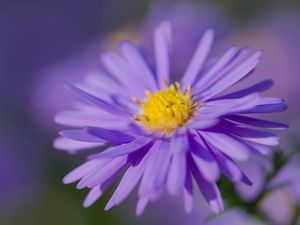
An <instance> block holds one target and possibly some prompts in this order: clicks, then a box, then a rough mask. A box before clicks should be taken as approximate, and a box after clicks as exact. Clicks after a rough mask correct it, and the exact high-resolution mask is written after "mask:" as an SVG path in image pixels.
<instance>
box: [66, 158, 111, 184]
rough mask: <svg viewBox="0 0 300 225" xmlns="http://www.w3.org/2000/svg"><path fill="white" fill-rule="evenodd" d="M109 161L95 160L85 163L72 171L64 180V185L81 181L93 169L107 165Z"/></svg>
mask: <svg viewBox="0 0 300 225" xmlns="http://www.w3.org/2000/svg"><path fill="white" fill-rule="evenodd" d="M106 162H107V160H104V159H94V160H90V161H87V162H85V163H84V164H82V165H81V166H79V167H77V168H76V169H74V170H72V171H71V172H70V173H68V174H67V175H66V176H65V177H64V179H63V182H64V184H70V183H73V182H75V181H78V180H80V179H81V178H82V177H83V176H84V175H86V174H87V173H88V172H90V171H91V170H92V169H94V168H95V167H97V166H98V165H102V164H103V163H106Z"/></svg>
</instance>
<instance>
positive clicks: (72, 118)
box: [55, 110, 129, 128]
mask: <svg viewBox="0 0 300 225" xmlns="http://www.w3.org/2000/svg"><path fill="white" fill-rule="evenodd" d="M55 122H56V123H58V124H62V125H67V126H76V127H83V126H95V127H102V128H122V127H125V126H126V125H128V123H129V119H126V118H124V117H118V116H115V115H112V114H108V113H106V112H105V113H103V112H102V111H100V110H94V111H93V112H83V111H63V112H60V113H58V114H57V115H56V116H55Z"/></svg>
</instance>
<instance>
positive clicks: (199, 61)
mask: <svg viewBox="0 0 300 225" xmlns="http://www.w3.org/2000/svg"><path fill="white" fill-rule="evenodd" d="M213 39H214V32H213V30H207V31H206V32H205V33H204V34H203V36H202V38H201V40H200V42H199V44H198V46H197V49H196V51H195V53H194V56H193V58H192V60H191V62H190V64H189V66H188V68H187V69H186V71H185V73H184V75H183V77H182V79H181V82H180V83H181V85H182V88H183V89H186V88H187V87H188V85H192V84H193V83H194V82H195V80H196V78H197V76H198V74H199V73H200V72H201V70H202V69H203V66H204V65H205V62H206V60H207V57H208V55H209V53H210V49H211V47H212V44H213Z"/></svg>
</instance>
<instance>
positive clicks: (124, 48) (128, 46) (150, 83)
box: [120, 41, 157, 91]
mask: <svg viewBox="0 0 300 225" xmlns="http://www.w3.org/2000/svg"><path fill="white" fill-rule="evenodd" d="M120 49H121V52H122V53H123V55H124V57H125V58H126V60H127V61H128V63H129V64H130V66H131V67H132V68H133V69H134V70H135V72H136V74H137V75H138V76H139V78H140V80H141V81H143V83H144V84H145V86H146V87H147V88H148V89H149V90H150V91H155V90H156V89H157V86H156V82H155V77H154V74H153V73H152V71H151V70H150V68H149V66H148V65H147V63H146V61H145V59H144V58H143V57H142V55H141V53H140V52H139V49H138V48H137V47H136V46H135V45H134V44H132V43H131V42H129V41H123V42H122V43H121V45H120Z"/></svg>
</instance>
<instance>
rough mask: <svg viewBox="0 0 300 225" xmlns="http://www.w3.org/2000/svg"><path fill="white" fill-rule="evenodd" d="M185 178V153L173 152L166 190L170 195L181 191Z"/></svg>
mask: <svg viewBox="0 0 300 225" xmlns="http://www.w3.org/2000/svg"><path fill="white" fill-rule="evenodd" d="M185 180H186V153H185V152H180V153H174V154H173V157H172V161H171V164H170V168H169V173H168V178H167V190H168V192H169V193H170V194H171V195H176V194H178V193H179V192H180V191H182V189H183V187H184V183H185Z"/></svg>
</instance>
